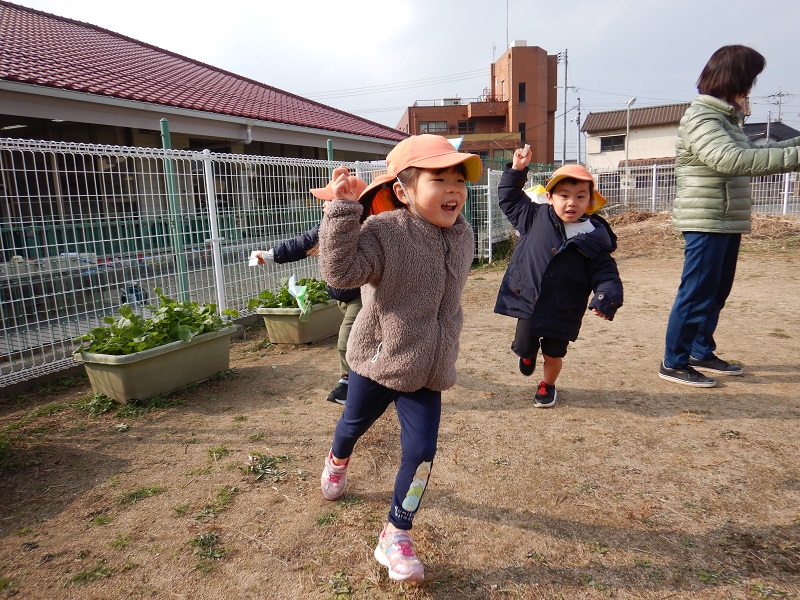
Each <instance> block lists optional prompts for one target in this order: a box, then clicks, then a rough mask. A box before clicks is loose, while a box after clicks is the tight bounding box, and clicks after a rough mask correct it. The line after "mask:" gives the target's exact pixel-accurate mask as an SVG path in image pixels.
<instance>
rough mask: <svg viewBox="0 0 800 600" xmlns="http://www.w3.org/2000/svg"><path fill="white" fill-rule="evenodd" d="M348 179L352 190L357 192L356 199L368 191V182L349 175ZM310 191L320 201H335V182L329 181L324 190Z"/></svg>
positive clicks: (314, 189) (315, 189)
mask: <svg viewBox="0 0 800 600" xmlns="http://www.w3.org/2000/svg"><path fill="white" fill-rule="evenodd" d="M347 179H348V181H349V182H350V189H352V190H353V191H354V192H355V194H356V198H358V197H359V196H360V195H361V194H362V193H363V192H364V190H365V189H366V187H367V182H366V181H364V180H363V179H361V177H356V176H355V175H349V176H348V177H347ZM309 191H310V192H311V193H312V194H314V197H315V198H319V199H320V200H333V181H329V182H328V185H326V186H325V187H324V188H313V189H311V190H309Z"/></svg>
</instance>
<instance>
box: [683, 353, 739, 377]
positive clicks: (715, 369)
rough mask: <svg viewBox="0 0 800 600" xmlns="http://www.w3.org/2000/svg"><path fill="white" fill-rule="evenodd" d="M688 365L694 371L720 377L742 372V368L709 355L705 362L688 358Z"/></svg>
mask: <svg viewBox="0 0 800 600" xmlns="http://www.w3.org/2000/svg"><path fill="white" fill-rule="evenodd" d="M689 364H690V365H691V366H693V367H694V368H696V369H702V370H703V371H711V372H712V373H718V374H720V375H741V374H742V373H743V372H744V371H742V367H740V366H739V365H733V364H731V363H729V362H728V361H726V360H722V359H721V358H719V357H718V356H716V355H714V354H712V355H711V358H707V359H705V360H700V359H699V358H692V357H691V356H690V357H689Z"/></svg>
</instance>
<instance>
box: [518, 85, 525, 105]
mask: <svg viewBox="0 0 800 600" xmlns="http://www.w3.org/2000/svg"><path fill="white" fill-rule="evenodd" d="M519 103H520V104H525V83H524V82H523V83H520V84H519Z"/></svg>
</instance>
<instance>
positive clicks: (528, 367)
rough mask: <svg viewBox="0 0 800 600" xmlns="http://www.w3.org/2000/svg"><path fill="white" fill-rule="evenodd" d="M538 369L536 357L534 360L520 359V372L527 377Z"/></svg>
mask: <svg viewBox="0 0 800 600" xmlns="http://www.w3.org/2000/svg"><path fill="white" fill-rule="evenodd" d="M535 368H536V357H534V358H522V357H520V359H519V372H520V373H522V374H523V375H525V377H530V376H531V375H532V374H533V370H534V369H535Z"/></svg>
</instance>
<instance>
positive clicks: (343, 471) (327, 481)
mask: <svg viewBox="0 0 800 600" xmlns="http://www.w3.org/2000/svg"><path fill="white" fill-rule="evenodd" d="M349 465H350V458H348V459H347V462H346V463H344V464H343V465H335V464H333V451H330V452H328V456H327V457H326V458H325V468H324V469H323V470H322V476H321V477H320V486H321V488H322V495H323V496H325V498H326V499H327V500H338V499H339V498H341V497H342V494H344V488H346V487H347V467H348V466H349Z"/></svg>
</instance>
